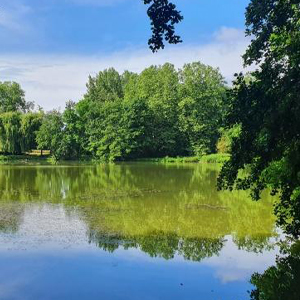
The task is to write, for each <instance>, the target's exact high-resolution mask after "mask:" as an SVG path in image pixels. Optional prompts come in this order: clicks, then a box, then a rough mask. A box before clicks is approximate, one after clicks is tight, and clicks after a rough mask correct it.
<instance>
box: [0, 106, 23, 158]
mask: <svg viewBox="0 0 300 300" xmlns="http://www.w3.org/2000/svg"><path fill="white" fill-rule="evenodd" d="M20 123H21V113H19V112H6V113H2V114H1V115H0V143H1V151H2V152H4V153H12V154H20V153H21V146H20V144H21V133H20V127H21V124H20Z"/></svg>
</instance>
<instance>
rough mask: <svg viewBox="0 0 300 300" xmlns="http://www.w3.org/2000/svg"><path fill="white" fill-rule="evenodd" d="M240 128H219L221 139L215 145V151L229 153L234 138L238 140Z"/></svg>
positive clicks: (236, 126)
mask: <svg viewBox="0 0 300 300" xmlns="http://www.w3.org/2000/svg"><path fill="white" fill-rule="evenodd" d="M240 131H241V128H240V126H239V125H235V126H233V127H231V128H227V129H226V128H222V127H221V128H220V130H219V132H220V134H221V137H220V138H219V140H218V143H217V150H218V152H219V153H230V151H231V145H232V143H233V140H234V139H235V138H238V136H239V134H240Z"/></svg>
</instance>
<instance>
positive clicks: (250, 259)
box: [203, 236, 279, 284]
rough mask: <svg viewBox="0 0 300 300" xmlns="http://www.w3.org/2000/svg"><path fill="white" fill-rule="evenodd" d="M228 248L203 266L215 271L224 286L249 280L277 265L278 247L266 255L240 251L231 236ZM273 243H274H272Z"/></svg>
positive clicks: (227, 244)
mask: <svg viewBox="0 0 300 300" xmlns="http://www.w3.org/2000/svg"><path fill="white" fill-rule="evenodd" d="M226 239H227V243H226V247H223V249H222V250H221V252H220V253H219V255H218V256H213V257H211V258H208V259H206V260H204V261H203V264H205V265H208V266H210V267H212V268H214V269H215V277H216V278H218V279H219V280H220V281H221V282H222V283H223V284H226V283H229V282H234V281H244V280H249V279H250V277H251V275H252V274H253V273H254V272H259V273H261V272H264V271H265V270H266V269H267V268H268V267H270V266H272V265H274V264H275V258H276V255H278V254H279V249H278V247H275V248H274V249H273V250H270V251H265V252H264V253H257V254H256V253H254V252H247V251H246V250H240V249H238V248H237V246H236V245H235V243H234V242H233V241H232V238H231V237H230V236H227V237H226ZM270 243H273V245H274V241H273V240H272V241H270Z"/></svg>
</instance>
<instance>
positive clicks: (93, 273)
mask: <svg viewBox="0 0 300 300" xmlns="http://www.w3.org/2000/svg"><path fill="white" fill-rule="evenodd" d="M218 170H219V167H218V166H217V165H213V164H181V165H176V164H169V165H168V164H155V163H143V162H138V163H120V164H107V165H87V164H60V165H43V164H41V165H1V166H0V299H2V300H4V299H22V300H24V299H25V300H26V299H28V300H29V299H30V300H31V299H112V300H114V299H118V300H119V299H136V300H141V299H144V300H147V299H149V300H150V299H162V300H166V299H172V300H176V299H183V300H194V299H204V300H243V299H245V300H246V299H249V293H248V291H251V289H252V286H251V284H250V283H249V280H250V277H251V275H252V274H253V273H254V272H263V271H264V270H265V269H267V268H268V267H269V266H271V265H273V264H274V263H275V257H276V254H277V253H278V248H277V246H276V245H275V243H276V241H277V240H278V239H279V231H278V230H277V229H276V226H275V217H274V216H273V214H272V205H273V204H272V198H271V197H270V196H268V194H267V193H265V194H264V196H263V199H262V200H261V201H259V202H254V201H252V200H250V199H249V197H248V194H247V193H246V192H233V193H230V192H217V191H216V187H215V186H216V179H217V176H218Z"/></svg>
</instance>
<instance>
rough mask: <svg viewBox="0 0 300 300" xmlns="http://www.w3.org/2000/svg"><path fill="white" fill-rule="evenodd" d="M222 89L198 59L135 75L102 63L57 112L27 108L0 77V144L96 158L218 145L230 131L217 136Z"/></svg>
mask: <svg viewBox="0 0 300 300" xmlns="http://www.w3.org/2000/svg"><path fill="white" fill-rule="evenodd" d="M228 90H229V88H228V87H227V86H226V83H225V80H224V78H223V76H222V75H221V73H220V72H219V70H218V69H215V68H212V67H210V66H207V65H204V64H202V63H200V62H194V63H190V64H186V65H185V66H184V67H183V68H182V69H179V70H176V69H175V67H174V66H173V65H171V64H169V63H166V64H164V65H162V66H151V67H149V68H146V69H145V70H143V71H142V72H141V73H140V74H137V73H132V72H129V71H125V72H124V73H122V74H119V73H118V72H117V71H116V70H115V69H113V68H110V69H106V70H104V71H100V72H99V73H98V74H97V75H96V76H94V77H91V76H90V77H89V79H88V82H87V91H86V94H85V95H84V97H83V99H81V100H80V101H79V102H78V103H75V102H72V101H68V102H67V103H66V106H65V109H64V111H63V112H60V111H59V110H52V111H50V112H44V111H43V110H42V109H40V110H39V111H35V112H34V111H33V110H32V104H31V103H27V102H26V101H25V99H24V92H23V91H22V89H21V88H20V86H19V85H18V84H16V83H9V82H4V83H0V99H1V102H0V111H1V114H0V146H1V151H2V152H3V153H11V154H20V153H24V152H26V151H29V150H31V149H47V150H50V151H51V154H52V155H53V156H54V157H55V159H58V160H59V159H78V158H81V157H85V156H91V157H94V158H97V159H100V160H103V161H115V160H126V159H134V158H145V157H163V156H190V155H195V156H201V155H203V154H208V153H214V152H216V151H217V148H219V151H223V152H226V151H227V150H228V145H227V144H228V140H230V134H228V132H226V133H224V132H223V136H222V139H221V140H220V141H219V143H218V140H219V139H220V137H221V134H222V126H223V123H224V121H223V119H224V116H225V113H226V111H227V102H228V101H227V93H228ZM224 139H225V141H224ZM226 143H227V144H226Z"/></svg>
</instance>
